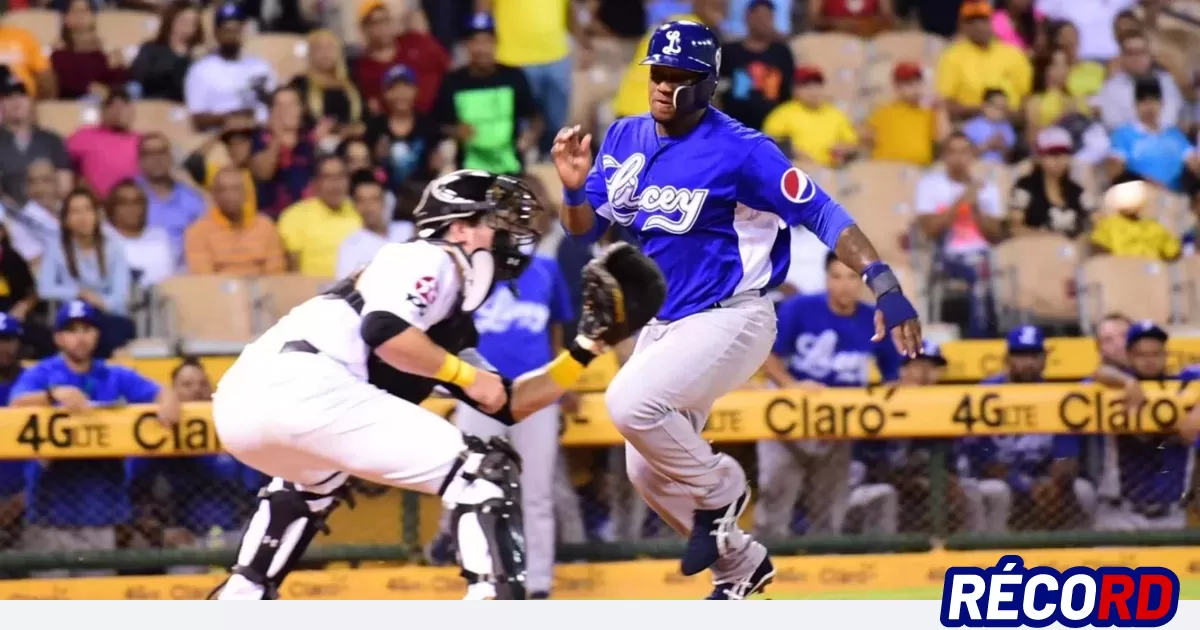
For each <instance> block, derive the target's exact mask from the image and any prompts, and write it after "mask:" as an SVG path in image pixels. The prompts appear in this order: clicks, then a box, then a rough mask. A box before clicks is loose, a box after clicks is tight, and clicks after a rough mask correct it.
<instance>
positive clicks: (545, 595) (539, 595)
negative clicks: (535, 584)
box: [529, 591, 550, 599]
mask: <svg viewBox="0 0 1200 630" xmlns="http://www.w3.org/2000/svg"><path fill="white" fill-rule="evenodd" d="M529 599H550V591H534V592H532V593H530V594H529Z"/></svg>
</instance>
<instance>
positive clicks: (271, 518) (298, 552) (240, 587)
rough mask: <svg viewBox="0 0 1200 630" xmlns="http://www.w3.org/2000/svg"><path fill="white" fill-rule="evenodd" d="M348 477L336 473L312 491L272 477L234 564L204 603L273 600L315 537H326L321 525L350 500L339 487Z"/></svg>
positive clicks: (311, 488) (261, 495) (262, 491)
mask: <svg viewBox="0 0 1200 630" xmlns="http://www.w3.org/2000/svg"><path fill="white" fill-rule="evenodd" d="M347 479H348V476H347V475H346V474H345V473H337V474H335V475H334V476H332V477H330V478H328V479H326V480H325V481H322V482H321V483H319V484H316V485H313V486H300V485H297V484H293V483H290V482H287V481H284V480H283V479H280V478H278V477H276V478H275V479H272V480H271V483H270V484H268V485H267V487H266V488H263V489H262V490H261V491H259V493H258V496H259V503H258V511H256V512H255V513H254V517H253V518H251V519H250V524H249V525H248V526H247V527H246V533H245V535H244V536H242V544H241V547H240V548H239V549H238V558H237V564H236V565H235V566H234V567H233V570H232V573H231V575H230V576H229V577H228V578H226V580H225V582H223V583H222V584H221V585H220V586H218V587H217V588H216V589H215V590H214V591H213V592H212V594H210V595H209V599H278V598H279V587H280V586H281V585H282V584H283V580H284V578H286V577H287V575H288V573H291V571H292V570H293V569H295V568H296V565H297V564H298V563H299V562H300V557H301V556H302V555H304V551H305V550H306V549H307V548H308V545H309V544H310V543H312V540H313V538H314V537H316V535H317V533H319V532H326V533H327V532H328V531H329V528H328V527H327V526H326V525H325V519H326V517H328V516H329V514H330V513H331V512H332V511H333V510H334V508H336V507H337V506H338V504H339V503H341V502H342V501H345V502H346V503H348V504H350V506H351V507H353V504H354V502H353V498H352V497H351V496H350V494H349V492H348V490H349V489H348V488H346V487H344V485H343V484H345V483H346V480H347Z"/></svg>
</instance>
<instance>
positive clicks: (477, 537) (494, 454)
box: [439, 435, 525, 599]
mask: <svg viewBox="0 0 1200 630" xmlns="http://www.w3.org/2000/svg"><path fill="white" fill-rule="evenodd" d="M463 439H464V441H465V442H466V445H467V449H466V450H465V451H463V453H462V454H461V455H460V456H459V458H458V462H456V464H455V466H454V470H452V471H451V472H450V474H449V475H447V476H446V481H445V483H443V484H442V489H441V491H440V493H439V494H441V496H442V503H443V504H444V506H445V508H446V509H448V510H450V511H451V516H450V534H451V536H453V537H454V541H455V548H456V550H457V557H458V562H459V564H460V565H461V566H462V576H463V577H464V578H466V579H467V599H525V528H524V523H523V521H522V518H521V483H520V479H521V458H520V456H518V455H517V452H516V451H515V450H513V448H512V446H510V445H509V444H508V442H506V441H504V440H503V439H501V438H491V439H490V440H488V441H487V442H484V441H483V440H481V439H479V438H477V437H474V436H470V435H465V436H463Z"/></svg>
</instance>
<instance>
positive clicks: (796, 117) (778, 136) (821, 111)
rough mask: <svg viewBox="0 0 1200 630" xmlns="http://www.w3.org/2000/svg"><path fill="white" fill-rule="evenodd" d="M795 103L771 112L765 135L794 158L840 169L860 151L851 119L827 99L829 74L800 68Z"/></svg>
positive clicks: (765, 124)
mask: <svg viewBox="0 0 1200 630" xmlns="http://www.w3.org/2000/svg"><path fill="white" fill-rule="evenodd" d="M793 83H794V87H793V88H792V100H790V101H788V102H786V103H783V104H782V105H780V106H779V107H776V108H775V109H774V110H772V111H771V113H770V115H768V116H767V119H766V120H765V121H764V122H763V133H765V134H767V135H768V136H770V137H772V138H774V139H775V141H776V142H778V143H780V145H782V146H783V147H784V150H785V152H787V151H789V150H790V152H791V155H792V157H794V158H796V159H798V160H801V161H808V162H814V163H816V164H819V165H821V166H840V165H841V164H843V163H844V162H845V161H846V160H847V159H848V158H850V157H851V156H852V155H853V154H854V152H855V151H857V150H858V132H857V131H855V130H854V125H853V124H851V123H850V117H849V116H847V115H846V114H845V113H844V112H842V110H840V109H838V108H837V107H836V106H834V105H833V104H831V103H829V102H828V100H827V99H826V97H825V75H823V74H821V70H820V69H819V68H817V67H815V66H800V67H799V68H796V74H795V76H794V77H793Z"/></svg>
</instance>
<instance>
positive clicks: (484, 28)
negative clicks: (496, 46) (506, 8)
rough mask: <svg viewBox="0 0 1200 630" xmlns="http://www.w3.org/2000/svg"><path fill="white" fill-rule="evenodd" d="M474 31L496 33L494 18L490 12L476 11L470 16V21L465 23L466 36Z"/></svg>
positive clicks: (474, 32)
mask: <svg viewBox="0 0 1200 630" xmlns="http://www.w3.org/2000/svg"><path fill="white" fill-rule="evenodd" d="M476 33H491V34H492V35H495V34H496V20H495V19H493V18H492V14H490V13H476V14H475V15H472V16H471V21H470V22H469V23H468V24H467V37H470V36H472V35H474V34H476Z"/></svg>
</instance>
